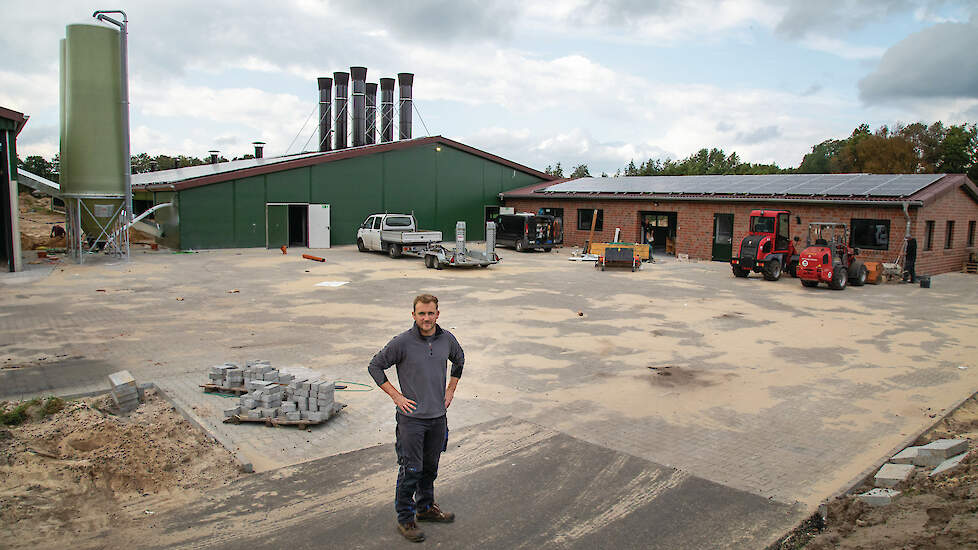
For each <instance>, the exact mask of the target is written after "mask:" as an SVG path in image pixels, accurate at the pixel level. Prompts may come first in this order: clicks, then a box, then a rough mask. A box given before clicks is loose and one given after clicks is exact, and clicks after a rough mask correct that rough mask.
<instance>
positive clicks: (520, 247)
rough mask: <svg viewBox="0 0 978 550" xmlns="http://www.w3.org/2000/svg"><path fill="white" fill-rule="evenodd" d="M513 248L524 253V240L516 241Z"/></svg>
mask: <svg viewBox="0 0 978 550" xmlns="http://www.w3.org/2000/svg"><path fill="white" fill-rule="evenodd" d="M513 248H515V249H516V251H517V252H524V251H525V250H526V247H525V246H523V239H520V240H518V241H516V243H514V244H513Z"/></svg>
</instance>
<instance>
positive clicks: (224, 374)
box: [207, 363, 244, 388]
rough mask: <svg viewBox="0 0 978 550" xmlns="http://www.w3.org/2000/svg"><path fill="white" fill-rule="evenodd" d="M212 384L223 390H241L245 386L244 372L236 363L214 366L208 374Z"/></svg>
mask: <svg viewBox="0 0 978 550" xmlns="http://www.w3.org/2000/svg"><path fill="white" fill-rule="evenodd" d="M207 377H208V378H209V379H210V381H211V384H214V385H216V386H220V387H222V388H240V387H242V386H244V371H243V370H241V367H239V366H238V365H237V364H235V363H224V364H223V365H214V366H213V367H211V371H210V372H209V373H207Z"/></svg>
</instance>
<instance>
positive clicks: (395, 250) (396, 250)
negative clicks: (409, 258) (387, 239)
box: [387, 243, 401, 258]
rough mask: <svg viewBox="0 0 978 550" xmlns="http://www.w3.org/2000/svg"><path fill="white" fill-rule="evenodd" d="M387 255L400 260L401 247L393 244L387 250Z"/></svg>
mask: <svg viewBox="0 0 978 550" xmlns="http://www.w3.org/2000/svg"><path fill="white" fill-rule="evenodd" d="M387 253H388V254H389V255H390V257H391V258H400V257H401V245H399V244H397V243H391V245H390V247H389V248H388V249H387Z"/></svg>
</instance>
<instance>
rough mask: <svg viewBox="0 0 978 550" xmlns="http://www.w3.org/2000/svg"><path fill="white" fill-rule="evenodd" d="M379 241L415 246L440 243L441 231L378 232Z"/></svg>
mask: <svg viewBox="0 0 978 550" xmlns="http://www.w3.org/2000/svg"><path fill="white" fill-rule="evenodd" d="M380 240H381V241H384V242H389V243H400V244H417V243H438V242H441V231H393V230H386V229H385V230H384V231H381V232H380Z"/></svg>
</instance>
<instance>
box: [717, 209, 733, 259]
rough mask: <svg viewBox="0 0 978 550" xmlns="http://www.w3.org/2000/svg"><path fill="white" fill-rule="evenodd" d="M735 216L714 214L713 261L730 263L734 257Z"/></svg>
mask: <svg viewBox="0 0 978 550" xmlns="http://www.w3.org/2000/svg"><path fill="white" fill-rule="evenodd" d="M733 221H734V216H733V214H713V261H715V262H729V261H730V257H731V256H732V255H733Z"/></svg>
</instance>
